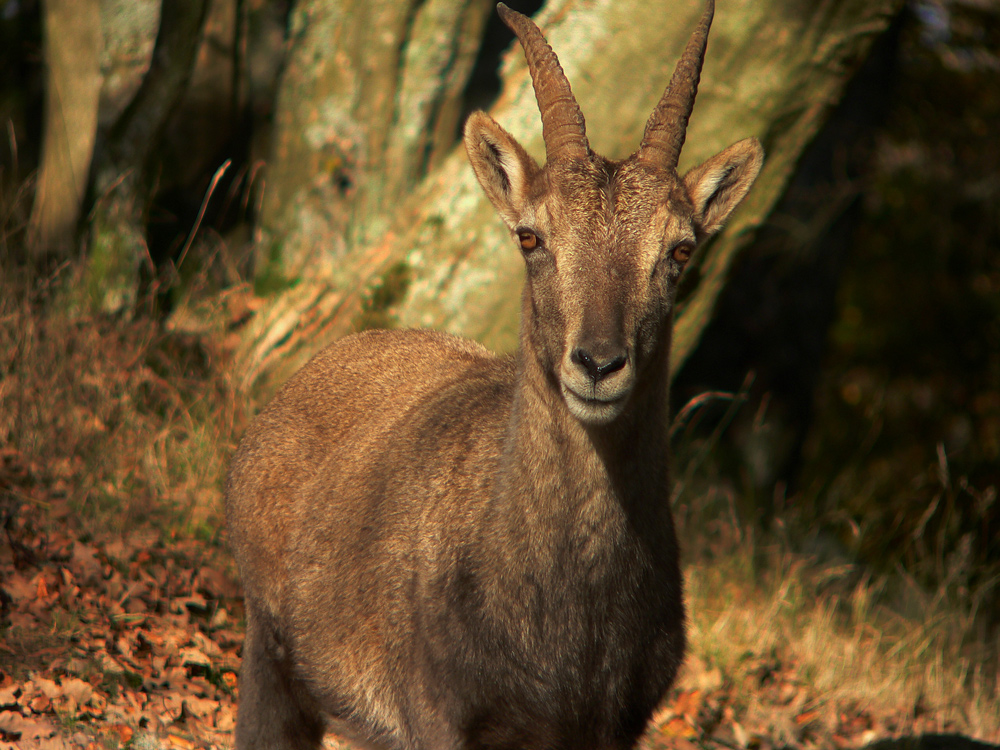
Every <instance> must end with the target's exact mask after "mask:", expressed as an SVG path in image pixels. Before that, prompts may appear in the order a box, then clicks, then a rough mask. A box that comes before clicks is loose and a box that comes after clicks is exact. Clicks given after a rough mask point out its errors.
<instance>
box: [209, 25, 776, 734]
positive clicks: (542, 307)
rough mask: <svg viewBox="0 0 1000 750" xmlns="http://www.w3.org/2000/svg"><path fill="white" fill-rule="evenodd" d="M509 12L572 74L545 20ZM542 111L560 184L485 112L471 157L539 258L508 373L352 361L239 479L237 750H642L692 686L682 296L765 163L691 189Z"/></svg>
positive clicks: (319, 368)
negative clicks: (600, 149)
mask: <svg viewBox="0 0 1000 750" xmlns="http://www.w3.org/2000/svg"><path fill="white" fill-rule="evenodd" d="M710 9H711V6H709V10H710ZM505 13H506V17H507V18H508V19H513V22H514V23H515V24H516V25H517V26H518V28H520V29H521V33H522V34H523V35H525V38H530V39H529V43H530V44H533V45H535V46H536V47H538V48H540V49H541V51H542V53H545V54H541V53H539V54H538V55H536V57H537V58H538V59H541V60H542V61H543V62H544V65H545V71H547V72H546V73H545V75H551V76H556V75H561V74H562V73H561V69H560V68H559V67H558V64H557V63H555V62H553V61H554V58H553V57H552V56H551V55H548V56H547V54H548V53H546V51H545V49H544V48H541V45H543V44H544V40H543V39H541V37H540V35H539V34H537V33H536V31H535V30H534V27H533V26H530V25H529V24H530V21H527V19H523V17H520V16H518V15H516V14H513V15H512V12H511V11H505ZM706 18H709V20H710V14H706ZM702 27H703V31H704V33H707V24H706V23H705V22H704V21H703V23H702ZM531 40H533V41H531ZM522 41H523V39H522ZM689 47H693V48H697V49H703V47H704V45H703V44H701V43H699V44H698V45H689ZM536 52H537V50H536ZM699 65H700V63H699ZM688 67H691V66H690V65H689V66H688ZM535 73H536V72H533V75H534V74H535ZM543 83H545V82H544V81H543ZM560 86H561V88H560V87H556V90H559V91H568V85H565V84H564V82H560ZM542 88H543V90H546V91H547V90H548V89H545V88H544V87H542ZM675 93H676V92H675ZM691 97H693V93H691ZM674 98H675V99H676V98H677V97H676V96H675V97H674ZM559 102H561V100H558V101H557V104H558V103H559ZM574 106H575V105H574ZM567 108H568V109H570V110H571V109H572V108H571V107H567ZM546 111H548V112H549V113H550V117H549V120H548V123H549V126H550V130H552V131H553V132H556V133H557V134H558V135H559V137H560V139H561V140H560V143H563V142H565V143H569V144H570V146H571V148H569V149H568V150H566V149H564V150H562V151H558V150H557V151H556V156H555V157H554V158H553V154H552V153H550V154H549V156H550V159H549V162H548V163H547V164H546V166H545V167H539V166H538V164H536V163H535V162H534V160H533V159H532V158H531V157H530V156H529V155H528V154H527V152H526V151H525V150H524V149H523V148H522V147H521V146H520V145H519V144H518V143H517V142H516V141H515V140H514V139H513V138H512V137H511V136H510V135H509V134H507V133H506V132H505V131H504V130H503V129H502V128H501V127H500V126H499V125H498V124H497V123H496V122H494V121H493V120H492V119H491V118H490V117H489V116H488V115H486V114H484V113H482V112H480V113H476V114H474V115H473V116H472V117H470V119H469V121H468V124H467V126H466V133H465V144H466V148H467V150H468V153H469V157H470V161H471V163H472V167H473V169H474V170H475V173H476V175H477V177H478V179H479V181H480V184H481V185H482V187H483V190H484V191H485V193H486V194H487V196H488V197H489V199H490V200H491V201H492V203H493V205H494V206H495V207H496V209H497V212H498V214H499V215H500V217H501V218H502V219H503V221H504V222H505V223H506V224H507V226H508V227H509V228H510V230H511V237H512V240H511V245H510V250H509V251H510V252H517V253H522V254H523V255H524V262H525V268H526V278H525V285H524V292H523V298H522V310H521V332H520V347H519V349H518V351H517V352H516V353H515V354H514V355H512V356H507V357H498V356H496V355H494V354H491V353H490V352H488V351H487V350H486V349H484V348H483V347H481V346H479V345H478V344H475V343H472V342H468V341H464V340H462V339H458V338H455V337H452V336H448V335H446V334H443V333H437V332H433V331H415V330H411V331H370V332H366V333H362V334H359V335H356V336H350V337H348V338H345V339H343V340H341V341H339V342H337V343H335V344H333V345H331V346H329V347H327V348H326V349H324V350H323V351H322V352H321V353H320V354H318V355H317V356H316V357H315V358H314V359H313V360H312V361H311V362H310V363H309V364H308V365H306V366H305V367H304V368H303V369H302V370H300V371H299V372H298V373H297V374H296V375H295V376H294V377H293V378H292V379H291V380H290V381H289V382H288V383H287V384H286V385H285V386H284V387H283V388H282V389H281V390H280V391H279V393H278V394H277V396H276V397H275V398H274V400H273V401H272V402H271V403H270V405H268V407H267V408H266V409H265V410H264V411H263V412H261V414H260V415H259V416H258V417H257V418H256V419H255V420H254V422H253V424H252V425H251V426H250V428H249V430H248V431H247V434H246V436H245V437H244V439H243V442H242V443H241V445H240V447H239V450H238V451H237V453H236V455H235V456H234V458H233V464H232V469H231V472H230V476H229V482H228V487H227V491H226V512H227V521H228V529H229V539H230V543H231V545H232V547H233V551H234V554H235V557H236V561H237V564H238V566H239V570H240V574H241V577H242V581H243V587H244V593H245V601H246V615H247V635H246V641H245V644H244V650H243V667H242V671H241V675H240V706H239V718H238V723H237V728H236V746H237V748H238V749H239V750H249V749H250V748H278V749H281V750H285V749H287V750H291V748H318V747H319V746H320V741H321V738H322V733H323V731H324V730H325V729H327V728H330V727H333V728H336V729H337V730H339V731H346V732H348V733H349V734H350V735H352V736H353V737H356V738H360V739H361V740H362V741H363V742H365V743H367V744H369V745H376V746H380V747H389V748H396V749H398V750H418V749H428V750H430V749H434V750H437V749H441V750H445V749H453V748H454V749H456V750H457V749H458V748H468V749H470V750H472V749H478V748H483V749H486V748H491V749H493V748H495V749H497V750H501V749H506V750H515V749H518V750H520V749H522V748H524V749H538V750H543V749H544V750H561V749H565V750H570V749H573V750H576V749H577V748H601V749H611V748H621V749H624V748H630V747H632V746H633V745H634V744H635V742H636V740H637V738H638V737H639V735H640V734H641V732H642V731H643V729H644V727H645V725H646V722H647V721H648V719H649V717H650V715H651V714H652V712H653V710H654V708H655V707H656V705H657V703H658V702H659V701H660V700H661V699H662V697H663V695H664V693H665V692H666V690H667V689H668V688H669V686H670V684H671V683H672V681H673V679H674V676H675V674H676V672H677V669H678V667H679V666H680V663H681V659H682V657H683V653H684V641H685V636H684V604H683V597H682V587H681V575H680V566H679V562H678V559H679V555H678V546H677V539H676V535H675V532H674V526H673V520H672V518H671V514H670V482H669V472H668V461H667V453H668V440H667V427H668V422H669V415H668V409H667V401H668V399H667V386H668V379H669V372H670V366H669V352H670V335H671V322H672V311H673V305H674V297H675V293H676V289H677V282H678V279H679V278H680V275H681V271H682V270H683V269H682V265H683V262H682V261H683V260H684V259H685V258H687V257H688V256H689V252H688V251H689V250H690V249H691V247H692V246H693V245H695V244H696V243H698V242H701V241H702V240H704V239H705V238H706V237H707V236H709V235H711V234H712V233H714V232H715V231H717V230H718V229H719V227H720V226H721V225H722V222H723V221H724V220H725V219H726V217H728V215H729V214H730V213H731V211H732V210H733V209H734V208H735V207H736V205H737V204H738V203H739V201H740V200H741V199H742V198H743V196H744V195H745V194H746V191H747V190H748V189H749V187H750V185H751V183H752V182H753V180H754V178H755V177H756V175H757V172H758V170H759V169H760V165H761V160H762V153H761V149H760V146H759V144H757V142H756V141H755V140H753V139H748V140H745V141H740V142H739V143H737V144H735V145H733V146H731V147H729V148H728V149H726V150H725V151H723V152H722V153H720V154H719V155H717V156H715V157H713V158H712V159H710V160H708V161H707V162H706V163H705V164H703V165H701V166H700V167H697V168H696V169H694V170H692V172H691V173H689V174H688V175H687V176H685V177H683V178H681V177H679V176H678V175H677V174H676V172H675V171H674V169H673V167H669V166H668V167H664V166H663V165H662V164H661V163H659V162H657V161H656V160H653V159H650V158H648V156H649V154H646V157H643V156H642V152H641V151H640V153H638V154H637V155H636V156H633V157H630V158H629V159H627V160H625V161H624V162H620V163H616V162H611V161H608V160H606V159H604V158H602V157H600V156H598V155H596V154H593V153H592V152H590V151H589V148H586V149H582V148H581V147H580V144H581V143H583V144H585V143H586V141H585V139H584V140H583V141H581V140H580V135H581V133H582V122H583V121H582V117H576V115H575V114H574V113H573V112H572V111H570V113H569V116H568V120H567V121H570V122H572V121H574V118H575V120H578V122H579V126H580V129H579V130H578V132H577V133H576V135H575V136H574V135H573V133H569V134H568V135H567V131H565V129H560V128H561V122H562V121H561V120H559V119H558V117H556V116H555V115H552V114H551V113H553V112H555V113H556V115H558V114H559V107H555V108H552V107H550V108H549V109H548V110H546ZM657 127H659V125H657ZM571 136H572V137H571ZM675 140H677V139H675ZM532 234H534V235H535V236H537V238H538V239H539V241H538V242H535V240H534V238H533V237H531V235H532ZM519 235H524V236H527V237H528V239H529V240H530V241H528V242H526V243H524V245H525V246H526V247H528V248H529V250H528V251H522V249H521V246H522V240H521V239H520V237H519ZM678 259H681V260H680V261H679V260H678Z"/></svg>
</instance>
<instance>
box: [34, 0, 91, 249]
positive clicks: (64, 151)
mask: <svg viewBox="0 0 1000 750" xmlns="http://www.w3.org/2000/svg"><path fill="white" fill-rule="evenodd" d="M100 5H101V4H100V0H45V2H44V3H43V11H44V24H43V26H44V33H45V66H46V71H45V126H44V127H45V132H44V135H43V141H42V164H41V168H40V169H39V172H38V182H37V186H36V190H35V201H34V203H33V204H32V207H31V219H30V221H29V226H28V243H27V246H28V251H29V252H30V253H31V254H32V255H33V256H35V257H36V258H39V257H41V256H45V255H52V256H55V257H59V258H65V257H67V256H69V255H70V254H71V253H72V250H73V238H74V235H75V234H76V226H77V222H78V221H79V219H80V209H81V207H82V206H83V197H84V193H85V191H86V189H87V178H88V176H89V174H90V161H91V157H92V156H93V153H94V140H95V139H96V137H97V109H98V100H99V97H100V91H101V67H100V62H101V48H102V37H101V15H100Z"/></svg>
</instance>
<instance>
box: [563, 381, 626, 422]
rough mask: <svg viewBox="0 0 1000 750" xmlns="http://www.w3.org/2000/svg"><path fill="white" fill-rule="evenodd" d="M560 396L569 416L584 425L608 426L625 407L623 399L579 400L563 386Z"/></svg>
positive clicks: (579, 398)
mask: <svg viewBox="0 0 1000 750" xmlns="http://www.w3.org/2000/svg"><path fill="white" fill-rule="evenodd" d="M562 394H563V399H565V401H566V406H567V407H569V412H570V414H572V415H573V416H574V417H576V418H577V419H578V420H580V421H581V422H582V423H583V424H585V425H605V424H610V423H611V422H613V421H614V420H615V418H616V417H618V415H619V414H621V413H622V409H623V408H624V406H625V399H624V398H620V399H617V400H615V401H598V400H597V399H587V398H581V397H580V396H577V395H576V394H575V393H574V392H573V391H571V390H570V389H569V388H567V387H566V386H565V385H564V386H562Z"/></svg>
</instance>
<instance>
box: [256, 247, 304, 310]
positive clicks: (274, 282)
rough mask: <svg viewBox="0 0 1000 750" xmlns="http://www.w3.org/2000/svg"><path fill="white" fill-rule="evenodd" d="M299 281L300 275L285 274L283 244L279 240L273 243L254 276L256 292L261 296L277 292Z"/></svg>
mask: <svg viewBox="0 0 1000 750" xmlns="http://www.w3.org/2000/svg"><path fill="white" fill-rule="evenodd" d="M299 281H300V279H299V278H298V277H290V276H286V275H285V272H284V265H283V264H282V262H281V246H280V245H279V243H277V242H273V243H271V245H270V246H269V247H268V250H267V257H266V259H265V260H264V262H263V263H262V264H261V267H260V269H259V270H258V271H257V273H256V274H255V276H254V280H253V289H254V293H256V294H257V295H258V296H260V297H265V296H268V295H271V294H277V293H278V292H283V291H284V290H286V289H291V288H292V287H294V286H295V285H296V284H298V283H299Z"/></svg>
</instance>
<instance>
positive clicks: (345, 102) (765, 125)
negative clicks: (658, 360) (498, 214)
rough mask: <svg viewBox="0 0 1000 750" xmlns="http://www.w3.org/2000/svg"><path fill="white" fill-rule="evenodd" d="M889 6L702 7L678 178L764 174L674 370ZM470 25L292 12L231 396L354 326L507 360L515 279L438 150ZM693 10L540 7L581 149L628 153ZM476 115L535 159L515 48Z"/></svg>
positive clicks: (792, 0)
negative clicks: (761, 154)
mask: <svg viewBox="0 0 1000 750" xmlns="http://www.w3.org/2000/svg"><path fill="white" fill-rule="evenodd" d="M901 2H902V0H876V1H875V2H871V1H870V0H844V2H839V3H818V4H817V3H812V2H805V1H804V0H761V1H758V2H753V3H750V2H746V3H723V4H721V5H720V7H719V9H718V12H717V14H716V21H715V25H714V28H713V31H712V37H711V39H710V42H709V52H708V57H707V61H706V65H705V71H704V74H703V77H702V85H701V89H700V93H699V98H698V104H697V106H696V108H695V114H694V117H693V119H692V123H691V128H690V133H689V139H688V144H689V145H688V147H687V148H686V150H685V153H684V156H683V157H682V164H681V166H682V169H683V168H687V167H690V166H693V165H694V164H697V163H698V162H700V161H701V160H703V159H705V158H707V157H708V156H710V155H711V154H713V153H715V152H717V151H719V150H721V149H722V148H724V147H725V146H727V145H729V144H730V143H732V142H733V141H736V140H738V139H739V138H742V137H745V136H747V135H757V136H758V137H760V138H761V140H762V141H763V143H764V146H765V149H766V150H767V152H768V160H767V163H766V165H765V169H764V172H763V173H762V175H761V177H760V179H759V180H758V182H757V185H756V186H755V188H754V190H753V191H752V192H751V195H750V197H749V198H748V201H747V203H746V205H744V206H743V207H742V208H741V210H740V212H739V214H738V215H737V216H735V217H734V219H733V221H732V222H731V223H730V225H729V226H728V227H727V229H726V230H725V232H724V233H723V234H722V235H721V236H720V237H719V238H717V240H716V241H715V242H713V244H712V245H711V246H710V247H709V248H708V249H707V252H705V253H703V254H702V257H701V258H700V262H699V264H698V265H697V267H695V268H692V269H691V270H690V271H689V277H688V281H687V294H686V297H685V299H684V301H683V303H682V309H681V314H680V315H679V318H678V321H677V324H676V333H675V347H674V348H675V352H676V365H677V366H679V365H680V363H682V362H683V361H684V359H685V357H686V356H687V354H688V353H689V352H690V351H691V349H692V347H693V345H694V343H695V342H697V340H698V337H699V335H700V333H701V331H702V330H703V328H704V326H705V325H706V323H707V321H708V318H709V316H710V313H711V310H712V307H713V304H714V301H715V299H716V297H717V295H718V293H719V290H720V289H721V288H722V286H723V284H724V282H725V278H726V274H727V270H728V268H729V266H730V263H731V261H732V259H733V257H734V255H735V254H736V252H737V251H738V250H739V249H740V248H741V247H742V246H743V245H745V244H746V243H747V242H748V241H749V239H750V238H751V236H752V234H753V230H754V229H755V228H756V227H757V226H759V224H760V223H761V222H762V220H763V219H764V217H766V216H767V214H768V212H769V211H770V210H771V208H772V207H773V206H774V204H775V202H776V201H777V200H778V198H779V197H780V196H781V195H782V193H783V191H784V189H785V186H786V184H787V182H788V180H789V178H790V176H791V174H792V173H793V171H794V169H795V165H796V162H797V160H798V158H799V156H800V155H801V153H802V151H803V149H804V148H805V147H806V145H807V144H808V143H809V142H810V140H811V138H812V137H813V135H814V134H815V133H816V131H817V129H818V128H819V127H820V125H822V123H823V122H824V120H825V118H826V117H827V116H828V113H829V111H830V109H831V107H832V106H833V105H834V104H835V103H836V102H837V100H838V99H839V97H840V95H841V92H842V90H843V87H844V85H845V83H846V81H847V80H848V79H849V78H850V75H851V74H852V72H853V71H854V70H855V69H856V68H857V66H858V64H859V63H860V62H861V60H863V58H864V56H865V53H866V51H867V48H868V46H869V44H870V42H871V40H872V39H873V38H874V37H875V36H876V35H878V34H879V33H881V32H882V31H883V30H884V29H885V27H886V26H887V24H888V21H889V19H890V17H891V16H892V15H893V14H894V13H895V12H896V11H897V10H898V9H899V7H900V6H901ZM390 6H391V7H390ZM401 6H405V7H401ZM486 12H488V8H487V4H486V3H480V2H471V1H469V0H431V1H430V2H426V3H422V4H417V3H413V4H410V3H406V4H400V3H389V2H385V3H374V4H363V5H359V6H358V7H355V3H354V2H351V1H350V0H324V1H321V0H301V1H300V2H299V4H298V5H297V7H296V9H295V11H294V13H293V23H292V29H293V33H292V46H291V57H290V60H289V63H288V69H287V71H286V76H285V79H284V81H283V83H282V87H281V94H280V95H279V104H278V122H277V126H276V134H275V139H274V149H273V153H272V158H271V162H270V167H269V168H270V170H271V173H270V177H269V184H268V188H267V191H268V192H267V197H266V198H265V201H264V205H265V208H264V214H263V221H262V225H263V228H264V230H265V232H264V240H263V242H262V243H261V244H260V245H259V246H258V252H259V258H258V264H257V274H256V283H257V287H258V289H259V290H269V291H276V292H277V293H276V294H275V295H274V296H273V297H272V298H271V299H270V301H269V303H268V304H267V305H266V306H265V308H264V309H263V310H262V311H261V312H260V313H259V314H258V315H257V316H256V317H255V318H254V320H253V321H252V323H251V324H250V325H249V326H247V328H246V330H245V333H244V337H243V343H242V347H241V350H240V352H239V363H238V368H239V371H240V372H242V373H244V374H245V377H246V378H247V379H248V380H254V379H256V378H258V377H259V376H261V375H264V374H269V373H273V374H276V375H278V376H280V375H284V374H287V373H288V372H289V371H290V370H293V369H295V368H297V367H298V366H299V365H300V364H302V362H303V361H304V360H305V359H306V358H307V357H308V356H310V355H311V354H312V353H313V352H314V351H315V349H316V348H318V347H319V346H321V345H322V344H324V343H326V342H327V341H328V340H330V339H332V338H334V337H336V336H338V335H342V334H344V333H346V332H348V331H350V330H351V329H353V328H356V327H359V326H362V327H363V326H364V325H366V324H367V323H368V322H369V321H374V322H377V323H379V324H385V323H386V322H387V321H391V322H397V323H398V324H401V325H435V326H436V327H442V328H445V329H446V330H449V331H452V332H455V333H460V334H463V335H468V336H472V337H474V338H478V339H480V340H483V341H484V342H485V343H487V344H488V345H490V346H493V347H495V348H499V349H508V348H511V347H512V346H514V345H515V342H516V327H517V312H518V307H519V296H520V286H521V283H520V277H521V264H520V261H519V259H518V255H517V253H515V252H513V250H512V249H511V247H510V242H509V238H508V237H507V233H506V230H505V229H504V228H503V227H502V225H501V223H500V221H499V220H498V219H496V218H495V217H494V215H493V210H492V208H491V207H490V205H489V203H488V202H487V200H486V199H485V197H483V195H482V194H481V191H480V190H479V187H478V185H476V184H475V180H474V178H473V176H472V172H471V170H470V169H469V168H468V167H467V165H466V161H465V155H464V153H463V152H462V151H461V150H460V149H453V148H451V147H452V145H453V142H454V140H455V137H454V131H453V130H452V128H453V127H454V116H453V114H452V113H453V112H454V111H455V110H456V104H455V101H456V99H457V97H458V96H459V94H460V92H461V88H462V82H463V80H464V76H465V75H466V73H467V71H468V67H469V65H470V64H471V57H472V55H473V53H474V48H475V45H476V44H477V43H478V42H474V43H470V41H469V40H470V39H477V38H478V29H479V28H480V25H481V24H482V22H483V18H484V17H485V13H486ZM700 12H701V3H700V2H693V1H691V2H685V3H683V8H676V7H675V8H670V10H669V12H668V10H667V9H666V8H662V9H661V8H660V6H657V8H656V9H652V8H650V4H649V3H648V1H647V0H622V1H621V2H618V3H615V4H614V6H610V5H607V4H593V3H585V2H581V1H580V0H552V1H551V2H548V3H547V4H546V5H545V6H544V8H543V10H542V12H541V14H540V15H539V17H538V21H539V23H540V25H541V26H542V28H543V30H544V31H545V33H546V35H547V37H548V38H549V40H550V42H551V43H552V45H553V47H554V48H555V49H556V51H557V53H558V54H559V56H560V59H561V61H562V64H563V67H564V68H565V70H566V72H567V74H568V77H569V79H570V81H571V83H572V84H573V86H574V91H575V93H576V96H577V98H578V100H579V101H580V104H581V107H582V108H583V111H584V114H585V116H586V117H587V122H588V125H589V128H588V132H589V134H590V138H591V143H592V145H593V146H594V148H595V150H597V151H599V152H602V153H604V154H606V155H608V156H611V157H618V158H621V157H624V156H626V155H627V154H628V153H629V152H631V151H632V150H633V149H634V148H635V147H636V145H637V144H638V142H639V139H640V136H641V133H642V128H643V126H644V125H645V121H646V119H647V117H648V116H649V113H650V112H651V111H652V109H653V107H654V105H655V103H656V102H657V100H658V99H659V97H660V95H661V93H662V91H663V87H664V86H665V85H666V82H667V80H668V79H669V77H670V73H671V72H672V70H673V66H674V63H675V61H676V59H677V56H678V55H679V53H680V50H681V48H682V46H683V44H684V43H685V41H686V39H687V37H688V35H689V34H690V31H691V29H692V28H693V27H694V24H695V21H696V19H697V16H698V15H699V14H700ZM651 16H655V22H651V20H652V19H651ZM492 114H493V116H494V117H495V118H496V119H497V120H498V121H499V122H501V123H502V124H503V125H504V127H506V128H507V129H509V130H510V131H511V132H512V133H513V134H514V135H515V136H516V137H517V138H518V139H519V140H520V141H521V142H522V143H524V144H525V145H526V147H527V148H528V150H529V151H530V152H531V153H533V154H534V155H535V156H536V158H539V159H541V158H543V149H542V145H541V135H540V123H539V119H538V114H537V110H536V105H535V101H534V95H533V92H532V90H531V85H530V81H529V79H528V75H527V70H526V67H525V65H524V63H523V60H522V58H521V53H520V50H514V51H513V52H511V53H509V54H508V57H507V60H506V63H505V67H504V74H503V88H502V92H501V95H500V97H499V99H498V101H497V102H496V104H495V105H494V106H493V108H492ZM449 149H451V150H449ZM279 363H280V372H279V371H278V367H279Z"/></svg>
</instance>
